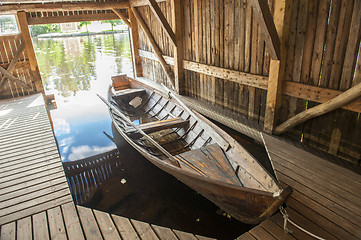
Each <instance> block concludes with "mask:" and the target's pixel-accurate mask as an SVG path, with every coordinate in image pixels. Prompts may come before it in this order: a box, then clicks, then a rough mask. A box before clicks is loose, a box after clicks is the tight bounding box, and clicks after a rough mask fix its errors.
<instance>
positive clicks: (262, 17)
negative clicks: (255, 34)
mask: <svg viewBox="0 0 361 240" xmlns="http://www.w3.org/2000/svg"><path fill="white" fill-rule="evenodd" d="M250 3H251V4H252V6H253V9H254V12H255V16H256V18H257V20H258V23H259V25H260V27H261V30H262V32H263V34H264V36H265V40H266V47H267V49H268V52H269V54H270V56H271V58H272V59H276V60H279V59H280V57H281V42H280V39H279V36H278V34H277V30H276V27H275V23H274V21H273V17H272V14H271V11H270V9H269V6H268V3H267V0H251V1H250Z"/></svg>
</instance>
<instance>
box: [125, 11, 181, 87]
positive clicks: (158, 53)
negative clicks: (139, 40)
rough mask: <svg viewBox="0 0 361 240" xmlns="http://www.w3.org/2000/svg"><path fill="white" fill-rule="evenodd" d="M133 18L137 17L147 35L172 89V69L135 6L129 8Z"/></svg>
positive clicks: (173, 81) (173, 82) (173, 83)
mask: <svg viewBox="0 0 361 240" xmlns="http://www.w3.org/2000/svg"><path fill="white" fill-rule="evenodd" d="M131 9H132V11H133V13H134V16H135V18H136V19H137V21H138V23H139V25H140V26H141V27H142V29H143V32H144V33H145V35H146V36H147V39H148V40H149V43H150V45H151V46H152V48H153V51H154V53H155V55H156V56H157V58H158V60H159V62H160V64H161V66H162V67H163V69H164V71H165V73H166V74H167V77H168V78H169V80H170V82H171V84H172V85H173V89H174V88H175V87H174V85H175V80H174V73H173V71H172V69H171V68H170V67H169V66H168V65H167V63H166V61H165V60H164V58H163V55H162V52H161V50H160V48H159V46H158V45H157V43H156V42H155V40H154V38H153V35H152V33H151V32H150V30H149V28H148V26H147V25H146V24H145V22H144V20H143V18H142V16H141V15H140V13H139V11H138V10H137V9H136V8H131Z"/></svg>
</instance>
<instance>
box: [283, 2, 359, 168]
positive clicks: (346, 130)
mask: <svg viewBox="0 0 361 240" xmlns="http://www.w3.org/2000/svg"><path fill="white" fill-rule="evenodd" d="M291 11H292V13H291V24H290V37H289V42H288V46H289V47H288V53H287V61H286V71H285V79H284V80H285V81H292V82H298V83H303V84H307V85H311V86H318V87H323V88H327V89H333V90H340V91H345V90H347V89H349V88H350V87H352V86H354V85H356V84H357V83H359V82H360V81H361V78H360V77H361V69H360V64H361V63H360V62H358V58H359V55H360V37H361V28H360V24H361V2H360V1H359V0H350V1H347V0H336V1H330V0H320V1H316V0H308V1H307V0H296V1H293V5H292V10H291ZM317 104H318V103H315V102H312V101H306V100H303V99H299V98H295V97H289V96H284V98H283V103H282V111H281V116H280V119H279V120H280V122H283V121H285V120H287V119H289V118H290V117H292V116H294V115H295V114H297V113H299V112H301V111H304V110H305V109H307V108H311V107H313V106H315V105H317ZM360 134H361V120H360V113H357V112H351V111H346V110H336V111H333V112H330V113H328V114H326V115H323V116H320V117H317V118H314V119H311V120H309V121H307V122H305V123H304V124H302V125H300V126H298V127H296V128H295V129H294V130H293V131H292V132H291V133H289V134H288V136H291V137H292V138H294V139H297V140H299V141H303V142H304V143H307V144H310V145H312V146H315V147H317V148H320V149H322V150H324V151H327V152H329V153H331V154H333V155H337V156H339V157H341V158H344V159H347V160H349V161H351V162H352V163H354V164H360V157H361V155H360V154H361V139H360V138H359V136H360Z"/></svg>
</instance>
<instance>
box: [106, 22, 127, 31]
mask: <svg viewBox="0 0 361 240" xmlns="http://www.w3.org/2000/svg"><path fill="white" fill-rule="evenodd" d="M101 23H110V25H111V26H112V31H113V30H114V27H115V26H118V25H123V24H124V22H123V20H103V21H101Z"/></svg>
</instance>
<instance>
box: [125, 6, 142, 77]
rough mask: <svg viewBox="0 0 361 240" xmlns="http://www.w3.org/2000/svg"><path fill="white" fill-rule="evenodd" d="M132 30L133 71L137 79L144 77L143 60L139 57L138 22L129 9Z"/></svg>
mask: <svg viewBox="0 0 361 240" xmlns="http://www.w3.org/2000/svg"><path fill="white" fill-rule="evenodd" d="M128 14H129V20H130V29H131V45H132V46H131V47H132V49H133V55H132V57H133V59H132V60H133V70H134V76H135V77H142V76H143V68H142V59H141V58H140V56H139V33H138V22H137V19H136V18H135V16H134V13H133V11H132V9H131V8H129V9H128Z"/></svg>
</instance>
